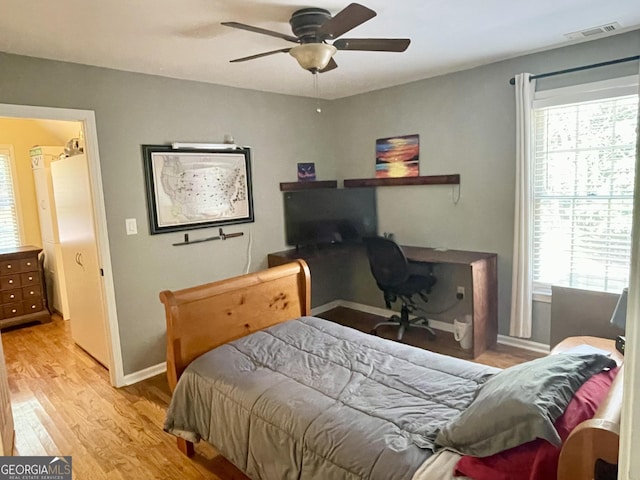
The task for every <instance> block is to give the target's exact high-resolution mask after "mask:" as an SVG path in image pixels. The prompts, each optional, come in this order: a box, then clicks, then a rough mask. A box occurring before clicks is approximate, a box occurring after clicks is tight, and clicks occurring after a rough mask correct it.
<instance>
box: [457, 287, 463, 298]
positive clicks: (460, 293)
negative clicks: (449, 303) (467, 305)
mask: <svg viewBox="0 0 640 480" xmlns="http://www.w3.org/2000/svg"><path fill="white" fill-rule="evenodd" d="M456 298H457V299H458V300H462V299H463V298H464V287H458V292H457V293H456Z"/></svg>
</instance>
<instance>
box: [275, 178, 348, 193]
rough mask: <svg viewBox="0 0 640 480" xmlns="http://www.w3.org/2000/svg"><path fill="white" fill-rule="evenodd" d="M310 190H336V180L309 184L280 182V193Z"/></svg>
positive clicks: (316, 181) (310, 182) (313, 181)
mask: <svg viewBox="0 0 640 480" xmlns="http://www.w3.org/2000/svg"><path fill="white" fill-rule="evenodd" d="M312 188H338V182H337V181H336V180H312V181H309V182H282V183H280V191H281V192H292V191H294V190H310V189H312Z"/></svg>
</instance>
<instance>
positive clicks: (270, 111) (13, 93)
mask: <svg viewBox="0 0 640 480" xmlns="http://www.w3.org/2000/svg"><path fill="white" fill-rule="evenodd" d="M0 71H1V72H2V74H1V75H0V103H8V104H23V105H38V106H48V107H64V108H77V109H85V110H93V111H95V115H96V122H97V130H98V144H99V150H100V162H101V170H102V180H103V187H104V195H105V204H106V213H107V224H108V230H109V245H110V249H111V256H112V268H113V277H114V283H115V290H116V292H115V293H116V304H117V313H118V323H119V328H120V337H121V338H120V340H121V344H122V357H123V363H124V373H125V374H129V373H132V372H136V371H138V370H141V369H144V368H147V367H150V366H152V365H156V364H158V363H160V362H163V361H164V360H165V318H164V311H163V309H162V306H161V304H160V301H159V299H158V293H159V292H160V291H161V290H163V289H176V288H184V287H188V286H192V285H196V284H199V283H203V282H209V281H214V280H217V279H221V278H225V277H229V276H233V275H238V274H241V273H243V271H244V267H245V263H246V261H247V247H248V241H249V236H250V235H251V237H252V251H251V258H252V263H251V270H256V269H259V268H265V267H266V254H267V253H268V252H272V251H278V250H282V249H284V248H285V247H286V246H285V244H284V223H283V215H282V195H281V192H280V190H279V182H281V181H294V180H295V179H296V162H298V161H301V160H304V161H311V162H316V164H317V173H318V177H319V178H320V179H322V178H332V177H333V176H334V172H333V165H332V163H331V159H329V160H327V159H326V155H325V152H326V141H325V139H326V138H327V137H328V135H327V133H326V131H325V130H324V122H325V121H326V117H325V116H323V115H318V114H316V113H315V108H316V105H315V100H312V99H303V98H296V97H291V96H284V95H275V94H266V93H261V92H255V91H248V90H240V89H234V88H228V87H221V86H214V85H209V84H204V83H196V82H187V81H180V80H173V79H167V78H162V77H154V76H148V75H139V74H132V73H125V72H119V71H114V70H107V69H102V68H95V67H88V66H81V65H75V64H68V63H60V62H53V61H46V60H40V59H34V58H28V57H20V56H13V55H6V54H0ZM309 81H310V82H311V78H310V79H309ZM225 133H231V134H233V135H234V137H235V139H236V141H237V142H238V143H240V144H243V145H250V146H251V147H252V155H253V162H252V163H253V173H252V175H253V193H254V205H255V219H256V221H255V223H253V224H245V225H235V226H229V227H227V228H225V231H228V232H236V231H243V232H244V233H245V236H243V237H240V238H234V239H230V240H227V241H224V242H222V241H218V242H208V243H201V244H196V245H190V246H181V247H173V246H172V245H171V244H172V243H174V242H179V241H181V240H182V237H183V236H182V233H169V234H162V235H153V236H151V235H149V229H148V221H147V210H146V202H145V189H144V185H145V183H144V170H143V163H142V156H141V148H140V145H141V144H164V143H167V142H173V141H183V142H220V141H222V138H223V136H224V134H225ZM129 217H134V218H137V220H138V231H139V234H138V235H133V236H127V235H126V234H125V228H124V225H125V218H129ZM215 234H217V229H204V230H197V231H195V230H194V231H192V232H191V237H192V238H202V237H207V236H212V235H215Z"/></svg>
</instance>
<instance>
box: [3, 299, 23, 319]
mask: <svg viewBox="0 0 640 480" xmlns="http://www.w3.org/2000/svg"><path fill="white" fill-rule="evenodd" d="M23 313H24V307H23V305H22V302H18V303H10V304H9V305H3V306H2V314H3V315H2V316H3V318H11V317H19V316H20V315H22V314H23Z"/></svg>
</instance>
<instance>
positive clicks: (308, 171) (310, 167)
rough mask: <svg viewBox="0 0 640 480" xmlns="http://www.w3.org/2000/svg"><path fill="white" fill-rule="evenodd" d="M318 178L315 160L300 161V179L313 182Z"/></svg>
mask: <svg viewBox="0 0 640 480" xmlns="http://www.w3.org/2000/svg"><path fill="white" fill-rule="evenodd" d="M315 179H316V164H315V163H314V162H303V163H298V181H299V182H313V181H314V180H315Z"/></svg>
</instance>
